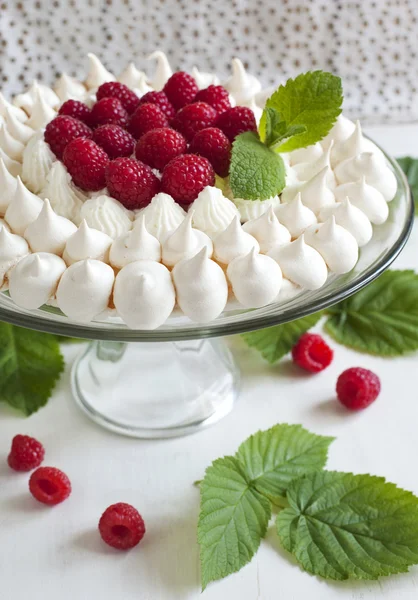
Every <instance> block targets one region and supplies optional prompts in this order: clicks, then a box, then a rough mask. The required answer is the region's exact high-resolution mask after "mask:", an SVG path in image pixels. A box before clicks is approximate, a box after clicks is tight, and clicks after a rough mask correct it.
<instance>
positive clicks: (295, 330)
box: [242, 312, 322, 364]
mask: <svg viewBox="0 0 418 600" xmlns="http://www.w3.org/2000/svg"><path fill="white" fill-rule="evenodd" d="M321 316H322V313H320V312H318V313H315V314H313V315H308V316H307V317H302V318H301V319H297V320H296V321H290V322H289V323H285V324H284V325H276V326H275V327H269V328H267V329H260V330H259V331H253V332H251V333H244V334H243V335H242V338H243V339H244V341H245V342H246V343H247V344H248V345H249V346H250V347H251V348H255V349H256V350H258V351H259V352H260V353H261V355H262V356H263V358H265V359H266V360H267V361H268V362H269V363H271V364H272V363H275V362H277V361H278V360H280V359H281V358H282V357H283V356H285V355H286V354H287V353H288V352H290V350H291V349H292V348H293V346H294V345H295V344H296V342H297V341H298V339H299V338H300V336H301V335H302V334H304V333H306V332H307V331H308V329H311V327H313V326H314V325H316V324H317V323H318V321H319V319H320V318H321Z"/></svg>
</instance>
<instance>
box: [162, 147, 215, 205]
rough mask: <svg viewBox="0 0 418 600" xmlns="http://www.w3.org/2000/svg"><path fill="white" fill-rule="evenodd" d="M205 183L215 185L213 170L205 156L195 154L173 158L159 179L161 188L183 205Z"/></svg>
mask: <svg viewBox="0 0 418 600" xmlns="http://www.w3.org/2000/svg"><path fill="white" fill-rule="evenodd" d="M207 185H215V171H214V170H213V167H212V165H211V164H210V162H209V161H208V159H207V158H204V157H203V156H197V155H196V154H182V155H181V156H177V157H176V158H173V160H171V161H170V162H169V163H168V165H167V166H166V167H165V169H164V171H163V177H162V179H161V190H162V191H163V192H166V193H167V194H170V196H172V197H173V198H174V200H176V202H178V203H179V204H184V205H188V204H191V203H192V202H193V200H195V199H196V198H197V196H198V195H199V193H200V192H201V191H202V190H203V188H204V187H206V186H207Z"/></svg>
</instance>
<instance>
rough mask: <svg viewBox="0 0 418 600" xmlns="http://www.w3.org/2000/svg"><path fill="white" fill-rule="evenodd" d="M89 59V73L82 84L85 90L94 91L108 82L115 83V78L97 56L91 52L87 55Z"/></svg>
mask: <svg viewBox="0 0 418 600" xmlns="http://www.w3.org/2000/svg"><path fill="white" fill-rule="evenodd" d="M87 57H88V59H89V72H88V75H87V77H86V80H85V82H84V84H85V86H86V87H87V90H96V89H97V88H98V87H100V86H101V85H102V83H107V82H108V81H115V79H116V78H115V76H114V75H113V74H112V73H110V71H108V70H107V69H106V68H105V67H104V65H103V64H102V63H101V62H100V60H99V59H98V58H97V56H96V55H95V54H93V53H91V52H89V53H88V54H87Z"/></svg>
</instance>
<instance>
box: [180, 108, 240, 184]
mask: <svg viewBox="0 0 418 600" xmlns="http://www.w3.org/2000/svg"><path fill="white" fill-rule="evenodd" d="M190 106H193V105H192V104H191V105H190ZM190 152H192V153H193V154H199V155H200V156H204V157H205V158H207V159H208V161H209V162H210V164H211V165H212V167H213V168H214V170H215V173H217V174H218V175H219V176H220V177H226V176H227V175H228V173H229V163H230V162H231V142H230V141H229V140H228V138H227V137H226V135H225V134H224V132H223V131H221V130H220V129H218V128H217V127H207V128H206V129H202V130H201V131H199V132H198V133H196V135H195V136H194V138H193V140H192V143H191V144H190Z"/></svg>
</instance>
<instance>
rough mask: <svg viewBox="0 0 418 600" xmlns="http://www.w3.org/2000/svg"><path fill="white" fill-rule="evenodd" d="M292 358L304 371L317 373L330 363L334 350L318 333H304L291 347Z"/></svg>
mask: <svg viewBox="0 0 418 600" xmlns="http://www.w3.org/2000/svg"><path fill="white" fill-rule="evenodd" d="M292 358H293V362H295V363H296V364H297V365H299V367H302V369H305V371H310V372H311V373H319V372H320V371H323V370H324V369H326V368H327V367H328V366H329V365H330V364H331V362H332V359H333V358H334V352H333V350H332V349H331V348H330V347H329V346H328V344H327V343H326V342H325V340H324V339H323V338H322V337H321V336H320V335H317V334H316V333H304V334H303V335H302V336H301V337H300V338H299V341H298V343H297V344H296V345H295V346H293V348H292Z"/></svg>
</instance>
